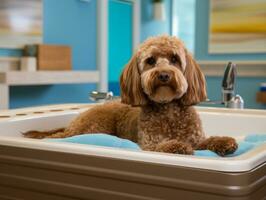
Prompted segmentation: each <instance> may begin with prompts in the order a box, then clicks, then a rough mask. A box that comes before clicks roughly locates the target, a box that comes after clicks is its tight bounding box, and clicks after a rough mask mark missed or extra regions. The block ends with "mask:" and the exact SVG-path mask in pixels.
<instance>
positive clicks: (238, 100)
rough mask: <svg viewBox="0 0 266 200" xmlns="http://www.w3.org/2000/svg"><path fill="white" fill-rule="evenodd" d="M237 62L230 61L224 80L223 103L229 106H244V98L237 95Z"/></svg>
mask: <svg viewBox="0 0 266 200" xmlns="http://www.w3.org/2000/svg"><path fill="white" fill-rule="evenodd" d="M236 76H237V74H236V64H234V63H232V62H229V63H228V64H227V66H226V69H225V72H224V77H223V81H222V103H223V104H224V105H225V107H227V108H240V109H243V108H244V100H243V99H242V97H241V96H240V95H235V79H236Z"/></svg>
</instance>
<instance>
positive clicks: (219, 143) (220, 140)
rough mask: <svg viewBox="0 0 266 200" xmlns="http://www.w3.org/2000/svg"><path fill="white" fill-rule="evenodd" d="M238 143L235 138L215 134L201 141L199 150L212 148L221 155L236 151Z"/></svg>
mask: <svg viewBox="0 0 266 200" xmlns="http://www.w3.org/2000/svg"><path fill="white" fill-rule="evenodd" d="M237 147H238V145H237V142H236V140H235V139H234V138H231V137H225V136H224V137H219V136H213V137H209V138H207V139H205V140H203V141H201V142H200V143H199V144H198V146H197V148H196V149H197V150H210V151H213V152H215V153H217V154H218V155H220V156H225V155H227V154H231V153H234V152H235V150H236V149H237Z"/></svg>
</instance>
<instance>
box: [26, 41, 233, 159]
mask: <svg viewBox="0 0 266 200" xmlns="http://www.w3.org/2000/svg"><path fill="white" fill-rule="evenodd" d="M120 86H121V102H122V103H120V102H111V103H106V104H104V105H99V106H95V107H93V108H92V109H89V110H88V111H86V112H84V113H82V114H80V115H79V116H78V117H77V118H76V119H75V120H74V121H73V122H72V123H71V124H70V125H69V126H68V127H67V128H66V129H65V130H64V131H60V132H58V133H55V134H48V133H47V136H46V137H50V138H56V137H59V138H62V137H70V136H74V135H78V134H84V133H108V134H112V135H116V136H118V137H121V138H125V139H130V140H132V141H134V142H138V144H139V145H140V146H141V148H142V149H143V150H149V151H159V152H168V153H180V154H193V149H209V150H212V151H215V152H217V153H218V154H219V155H222V156H223V155H225V154H228V153H232V152H234V151H235V150H236V148H237V144H236V141H235V140H234V139H233V138H230V137H211V138H207V139H206V138H205V135H204V132H203V129H202V125H201V120H200V118H199V116H198V114H197V112H196V111H195V109H194V107H193V106H192V105H194V104H197V103H199V102H200V101H203V100H205V99H206V86H205V78H204V75H203V74H202V72H201V70H200V67H199V66H198V65H197V63H196V62H195V60H194V59H193V58H192V56H191V55H190V54H189V53H188V52H187V50H186V48H185V47H184V45H183V43H182V42H181V41H180V40H178V39H177V38H176V37H169V36H159V37H153V38H150V39H148V40H147V41H145V42H144V43H143V44H142V45H141V46H140V47H139V49H138V51H137V52H136V53H135V54H134V56H133V57H132V58H131V60H130V61H129V63H128V64H127V66H126V67H125V69H124V71H123V73H122V75H121V77H120ZM40 135H41V137H43V135H45V132H42V133H40ZM25 137H33V138H40V137H39V136H38V134H32V133H26V134H25Z"/></svg>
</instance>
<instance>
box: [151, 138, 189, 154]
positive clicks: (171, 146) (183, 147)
mask: <svg viewBox="0 0 266 200" xmlns="http://www.w3.org/2000/svg"><path fill="white" fill-rule="evenodd" d="M155 151H158V152H165V153H178V154H187V155H192V154H193V148H192V146H191V145H190V144H187V143H184V142H179V141H177V140H168V141H164V142H161V143H159V144H158V145H157V146H156V148H155Z"/></svg>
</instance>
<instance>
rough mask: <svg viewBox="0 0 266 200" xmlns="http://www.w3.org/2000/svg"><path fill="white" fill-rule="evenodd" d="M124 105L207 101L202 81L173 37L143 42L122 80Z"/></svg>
mask: <svg viewBox="0 0 266 200" xmlns="http://www.w3.org/2000/svg"><path fill="white" fill-rule="evenodd" d="M120 86H121V98H122V102H123V103H127V104H131V105H133V106H141V105H145V104H147V103H148V102H149V101H153V102H157V103H169V102H171V101H173V100H177V101H179V102H180V103H181V104H182V105H193V104H196V103H198V102H200V101H203V100H205V99H206V88H205V78H204V76H203V74H202V73H201V71H200V68H199V67H198V65H197V64H196V62H195V61H194V60H193V58H192V57H191V55H189V54H188V53H187V50H186V49H185V47H184V45H183V43H182V42H181V41H180V40H178V39H177V38H176V37H170V36H159V37H153V38H150V39H148V40H147V41H145V42H144V43H143V44H142V45H141V46H140V47H139V49H138V51H137V52H136V53H135V55H134V56H133V57H132V59H131V60H130V62H129V63H128V65H127V66H126V68H125V69H124V71H123V73H122V75H121V78H120Z"/></svg>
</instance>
